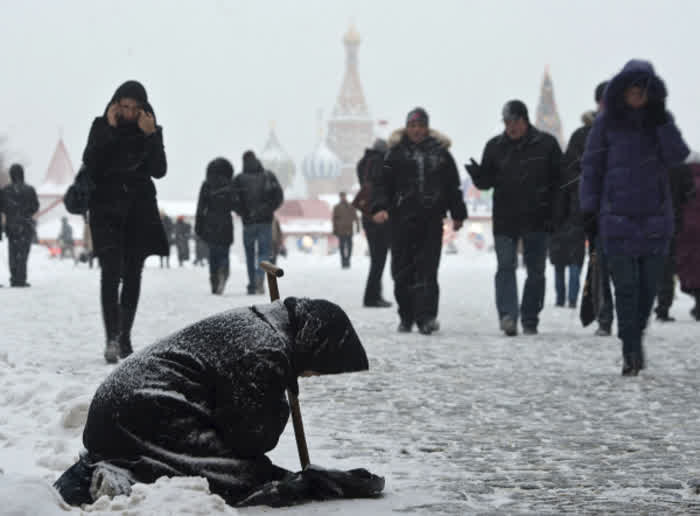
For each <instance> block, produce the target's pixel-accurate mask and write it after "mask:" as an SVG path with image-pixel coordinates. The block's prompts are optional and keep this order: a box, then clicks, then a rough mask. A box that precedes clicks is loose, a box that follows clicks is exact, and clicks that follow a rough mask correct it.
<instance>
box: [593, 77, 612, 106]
mask: <svg viewBox="0 0 700 516" xmlns="http://www.w3.org/2000/svg"><path fill="white" fill-rule="evenodd" d="M607 87H608V81H603V82H601V83H600V84H599V85H598V86H596V88H595V96H594V97H593V98H594V99H595V103H596V104H599V103H600V101H601V100H603V95H604V94H605V88H607Z"/></svg>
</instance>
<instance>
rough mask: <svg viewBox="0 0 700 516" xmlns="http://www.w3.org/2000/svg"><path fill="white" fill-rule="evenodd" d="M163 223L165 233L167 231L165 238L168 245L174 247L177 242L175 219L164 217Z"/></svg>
mask: <svg viewBox="0 0 700 516" xmlns="http://www.w3.org/2000/svg"><path fill="white" fill-rule="evenodd" d="M161 221H162V223H163V231H165V238H166V239H167V240H168V245H172V244H173V243H174V242H175V228H174V224H173V219H171V218H170V217H169V216H168V215H163V217H162V218H161Z"/></svg>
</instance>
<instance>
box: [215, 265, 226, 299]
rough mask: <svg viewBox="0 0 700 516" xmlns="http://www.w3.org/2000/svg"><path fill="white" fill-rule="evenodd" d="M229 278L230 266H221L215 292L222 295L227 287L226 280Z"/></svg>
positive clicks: (217, 274) (217, 275)
mask: <svg viewBox="0 0 700 516" xmlns="http://www.w3.org/2000/svg"><path fill="white" fill-rule="evenodd" d="M227 280H228V267H220V268H219V270H218V271H217V273H216V292H215V294H218V295H221V294H223V293H224V289H225V288H226V281H227Z"/></svg>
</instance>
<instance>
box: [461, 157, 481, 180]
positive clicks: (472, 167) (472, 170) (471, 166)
mask: <svg viewBox="0 0 700 516" xmlns="http://www.w3.org/2000/svg"><path fill="white" fill-rule="evenodd" d="M464 168H466V169H467V172H469V175H470V176H471V177H472V179H474V176H476V177H479V176H480V175H481V166H480V165H479V164H478V163H477V162H476V161H474V158H469V163H467V164H466V165H464Z"/></svg>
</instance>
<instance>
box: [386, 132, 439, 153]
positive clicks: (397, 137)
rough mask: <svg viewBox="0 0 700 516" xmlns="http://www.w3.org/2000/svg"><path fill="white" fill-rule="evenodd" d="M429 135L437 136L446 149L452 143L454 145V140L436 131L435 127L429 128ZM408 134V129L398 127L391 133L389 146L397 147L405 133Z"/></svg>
mask: <svg viewBox="0 0 700 516" xmlns="http://www.w3.org/2000/svg"><path fill="white" fill-rule="evenodd" d="M428 131H429V132H428V137H429V138H430V137H432V138H435V139H436V140H437V141H438V143H439V144H440V146H441V147H444V148H445V149H449V148H450V145H452V141H451V140H450V139H449V138H448V137H447V136H445V135H444V134H442V133H441V132H439V131H436V130H435V129H429V130H428ZM405 134H406V129H397V130H396V131H394V132H393V133H391V136H390V137H389V142H388V143H389V148H390V149H391V148H393V147H396V146H397V145H398V144H399V143H400V142H401V140H403V137H404V135H405Z"/></svg>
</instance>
